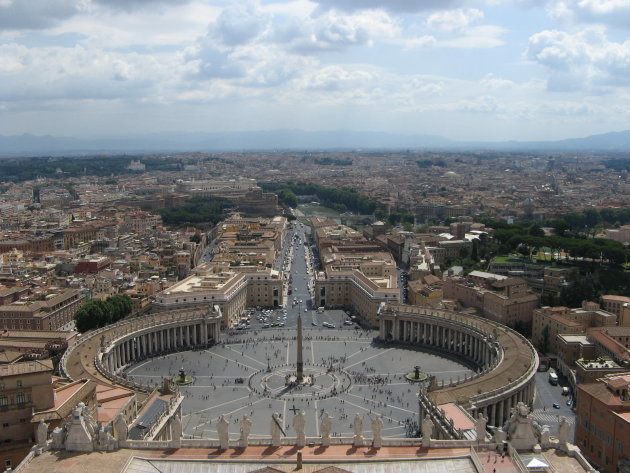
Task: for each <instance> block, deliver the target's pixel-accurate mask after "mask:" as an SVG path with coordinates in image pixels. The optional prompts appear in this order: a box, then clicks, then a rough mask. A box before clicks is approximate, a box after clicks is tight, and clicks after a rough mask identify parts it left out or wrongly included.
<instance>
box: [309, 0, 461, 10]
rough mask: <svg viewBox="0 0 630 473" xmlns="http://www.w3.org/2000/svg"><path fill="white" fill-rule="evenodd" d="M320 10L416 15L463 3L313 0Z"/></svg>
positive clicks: (446, 0)
mask: <svg viewBox="0 0 630 473" xmlns="http://www.w3.org/2000/svg"><path fill="white" fill-rule="evenodd" d="M314 1H315V3H317V4H318V5H319V6H320V7H321V8H322V9H325V10H329V9H336V10H343V11H350V12H353V11H359V10H386V11H389V12H391V13H417V12H423V11H430V10H446V9H449V8H455V7H458V6H460V5H461V4H463V3H465V2H464V1H463V0H314Z"/></svg>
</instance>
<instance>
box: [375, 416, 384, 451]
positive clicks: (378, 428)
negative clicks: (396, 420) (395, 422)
mask: <svg viewBox="0 0 630 473" xmlns="http://www.w3.org/2000/svg"><path fill="white" fill-rule="evenodd" d="M372 439H373V440H372V447H374V448H381V447H382V446H383V419H382V418H381V416H380V415H378V414H377V415H376V416H375V417H374V418H373V419H372Z"/></svg>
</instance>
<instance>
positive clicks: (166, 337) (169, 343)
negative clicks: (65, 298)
mask: <svg viewBox="0 0 630 473" xmlns="http://www.w3.org/2000/svg"><path fill="white" fill-rule="evenodd" d="M220 326H221V313H220V312H219V311H215V310H197V311H194V310H183V311H168V312H164V313H156V314H150V315H145V316H142V317H136V318H131V319H125V320H122V321H120V322H117V323H115V324H112V325H109V326H107V327H103V328H100V329H97V330H94V331H92V332H89V333H87V334H86V335H84V336H83V337H81V339H80V340H79V341H77V343H75V344H74V345H73V346H72V347H70V348H69V349H68V350H66V352H65V353H64V356H63V358H62V359H61V363H60V366H61V370H62V372H63V373H64V374H65V375H66V376H67V377H68V378H70V379H71V380H76V379H79V378H81V377H85V378H91V379H94V380H96V381H99V382H106V383H108V382H109V383H114V384H119V385H122V386H125V387H128V388H130V389H134V390H137V391H143V392H150V391H152V390H153V389H154V388H155V386H147V385H142V384H139V383H136V382H133V381H130V380H127V379H126V378H123V377H122V376H120V375H119V373H120V372H121V371H122V370H123V369H124V368H125V367H126V366H128V365H131V364H134V363H137V362H139V361H142V360H144V359H147V358H149V357H152V356H159V355H162V354H166V353H172V352H178V351H183V350H190V349H194V348H202V347H207V346H209V345H211V344H213V343H215V342H217V341H218V340H219V337H220Z"/></svg>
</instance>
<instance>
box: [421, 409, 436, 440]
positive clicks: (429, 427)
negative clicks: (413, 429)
mask: <svg viewBox="0 0 630 473" xmlns="http://www.w3.org/2000/svg"><path fill="white" fill-rule="evenodd" d="M433 427H434V425H433V421H432V420H431V417H429V415H428V414H427V415H426V416H425V417H424V420H423V421H422V446H423V447H429V446H430V445H431V436H432V435H433Z"/></svg>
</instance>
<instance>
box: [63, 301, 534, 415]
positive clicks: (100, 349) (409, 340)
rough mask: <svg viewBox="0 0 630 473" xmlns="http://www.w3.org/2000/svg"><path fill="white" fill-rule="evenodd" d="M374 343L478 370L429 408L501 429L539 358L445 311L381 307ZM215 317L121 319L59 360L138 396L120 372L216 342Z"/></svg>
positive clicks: (489, 328)
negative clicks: (435, 354)
mask: <svg viewBox="0 0 630 473" xmlns="http://www.w3.org/2000/svg"><path fill="white" fill-rule="evenodd" d="M379 323H380V327H379V328H380V338H381V339H382V340H389V341H394V342H398V343H403V344H412V345H418V346H420V347H423V348H431V349H436V350H438V351H442V352H444V353H448V354H450V355H452V356H455V357H458V358H460V359H462V358H463V359H465V360H466V361H468V362H469V363H472V364H474V365H475V366H476V367H477V371H478V373H477V374H476V375H474V376H472V377H470V378H468V377H467V378H465V379H463V380H460V379H458V380H457V381H451V382H450V383H443V384H441V385H439V386H437V387H435V388H434V389H433V390H430V392H429V393H428V397H429V399H430V401H431V402H432V403H434V404H435V405H442V404H447V403H451V402H452V403H457V404H459V405H461V406H463V407H464V408H465V409H467V410H468V411H469V412H470V413H471V414H472V415H473V416H475V417H476V416H477V414H478V413H480V412H481V413H483V414H484V416H486V418H487V419H488V423H489V424H490V425H496V426H501V425H503V424H504V423H505V421H506V420H507V419H508V417H509V416H510V410H511V408H513V407H515V406H516V405H517V403H518V402H524V403H525V404H529V405H531V403H532V401H533V397H534V390H535V386H534V374H535V373H536V369H537V368H538V356H537V354H536V351H535V350H534V348H533V347H532V345H531V344H530V343H529V342H528V341H527V340H526V339H525V338H524V337H522V336H521V335H520V334H518V333H517V332H515V331H513V330H511V329H509V328H507V327H505V326H503V325H501V324H498V323H495V322H492V321H490V320H487V319H483V318H480V317H475V316H469V315H462V314H458V313H456V312H451V311H447V310H436V309H430V308H423V307H415V306H403V305H386V306H384V307H383V308H382V309H381V311H380V313H379ZM220 324H221V314H220V312H219V311H215V310H210V311H208V310H201V311H192V310H185V311H178V312H174V311H169V312H165V313H157V314H150V315H146V316H142V317H137V318H132V319H126V320H122V321H120V322H117V323H116V324H113V325H110V326H107V327H103V328H101V329H97V330H95V331H93V332H89V333H88V334H86V335H85V336H83V337H82V338H81V339H80V340H79V341H78V342H77V343H75V344H74V345H73V346H72V347H70V348H69V349H68V350H67V351H66V352H65V354H64V356H63V358H62V360H61V369H62V371H63V372H64V374H65V375H66V376H67V377H68V378H70V379H73V380H76V379H79V378H91V379H95V380H97V381H99V382H105V383H113V384H118V385H122V386H125V387H128V388H130V389H134V390H136V391H140V392H149V391H151V390H152V389H154V387H152V386H146V385H142V384H139V383H135V382H133V381H130V380H127V379H126V378H124V377H122V376H120V375H119V373H120V372H121V371H122V370H123V369H124V368H125V367H126V366H128V365H131V364H134V363H137V362H139V361H142V360H144V359H146V358H149V357H151V356H158V355H161V354H165V353H169V352H176V351H183V350H188V349H193V348H200V347H205V346H208V345H210V344H212V343H214V342H218V341H219V337H220V331H219V330H220Z"/></svg>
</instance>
